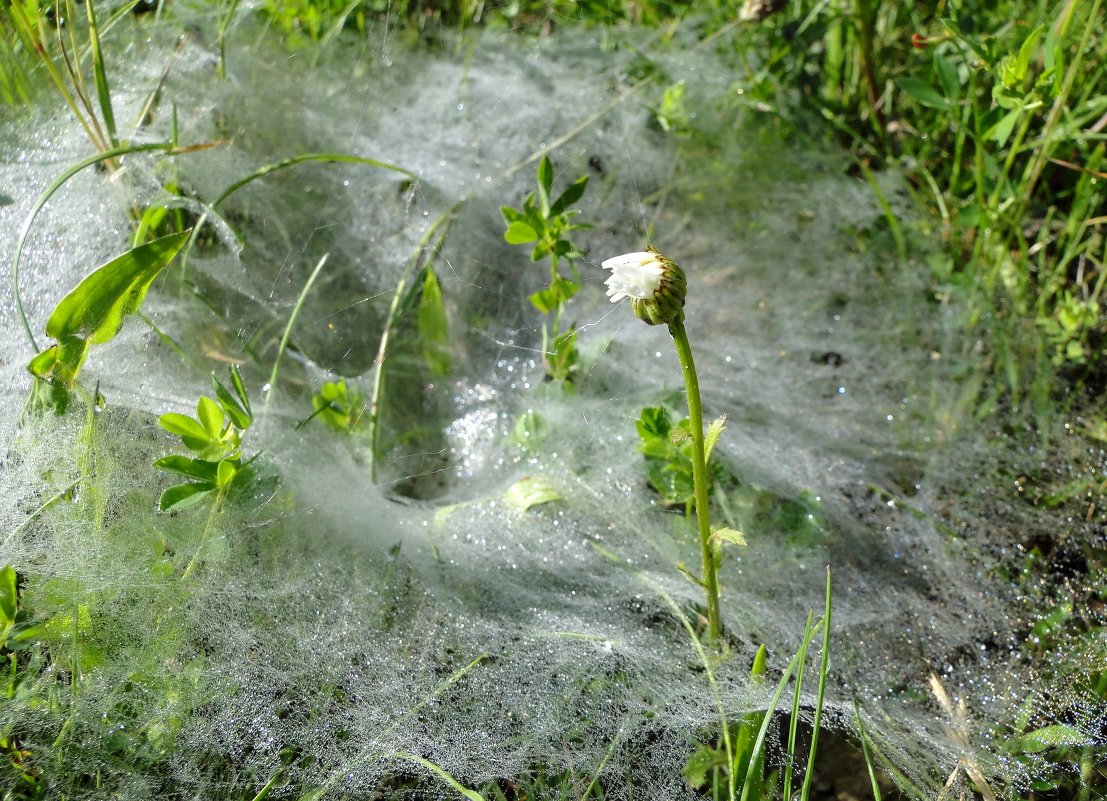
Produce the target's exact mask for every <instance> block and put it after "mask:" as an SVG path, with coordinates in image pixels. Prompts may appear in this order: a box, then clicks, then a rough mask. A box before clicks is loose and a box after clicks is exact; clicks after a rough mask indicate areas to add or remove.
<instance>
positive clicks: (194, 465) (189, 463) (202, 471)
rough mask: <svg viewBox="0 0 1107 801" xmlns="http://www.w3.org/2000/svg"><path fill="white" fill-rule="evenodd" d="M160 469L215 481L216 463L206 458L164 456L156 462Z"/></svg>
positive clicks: (155, 465)
mask: <svg viewBox="0 0 1107 801" xmlns="http://www.w3.org/2000/svg"><path fill="white" fill-rule="evenodd" d="M154 467H156V468H157V469H158V470H166V471H169V472H171V473H177V474H179V475H182V476H187V477H188V478H194V479H196V480H197V481H208V482H214V481H215V473H216V463H215V462H211V461H207V460H206V459H189V458H188V457H187V456H178V455H173V456H163V457H161V458H160V459H158V460H156V461H155V462H154Z"/></svg>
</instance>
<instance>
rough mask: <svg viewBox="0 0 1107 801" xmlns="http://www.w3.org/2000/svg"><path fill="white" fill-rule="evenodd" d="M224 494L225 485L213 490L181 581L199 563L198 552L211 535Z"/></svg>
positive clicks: (225, 492)
mask: <svg viewBox="0 0 1107 801" xmlns="http://www.w3.org/2000/svg"><path fill="white" fill-rule="evenodd" d="M226 495H227V488H226V487H225V486H223V487H220V488H219V489H217V490H216V491H215V500H214V501H212V504H211V509H210V510H209V511H208V517H207V520H206V521H204V530H203V531H201V532H200V544H199V545H197V546H196V553H194V554H192V558H191V559H189V560H188V564H187V565H185V569H184V572H183V573H182V574H181V581H187V580H188V577H189V576H190V575H192V571H193V570H194V569H195V568H196V565H197V564H199V561H200V554H202V553H203V552H204V546H206V545H207V544H208V538H209V537H210V536H211V530H212V527H213V526H214V525H215V518H216V517H218V516H219V510H220V509H222V508H223V498H225V497H226Z"/></svg>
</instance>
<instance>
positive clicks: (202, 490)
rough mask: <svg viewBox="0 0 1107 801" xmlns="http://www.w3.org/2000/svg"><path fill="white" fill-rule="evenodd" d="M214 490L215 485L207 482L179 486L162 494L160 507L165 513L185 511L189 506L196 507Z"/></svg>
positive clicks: (159, 502)
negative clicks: (175, 510) (173, 510)
mask: <svg viewBox="0 0 1107 801" xmlns="http://www.w3.org/2000/svg"><path fill="white" fill-rule="evenodd" d="M214 490H215V485H214V484H210V483H208V482H206V481H204V482H194V483H190V484H177V485H176V486H174V487H170V488H169V489H167V490H166V491H165V492H163V493H162V494H161V500H160V501H158V507H159V508H160V509H161V510H162V511H163V512H168V511H169V510H170V509H184V508H187V507H189V506H194V505H196V504H197V503H199V502H200V501H202V500H203V499H204V498H205V497H207V496H208V495H209V494H210V493H211V492H212V491H214Z"/></svg>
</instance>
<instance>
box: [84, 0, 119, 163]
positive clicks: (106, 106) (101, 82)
mask: <svg viewBox="0 0 1107 801" xmlns="http://www.w3.org/2000/svg"><path fill="white" fill-rule="evenodd" d="M95 6H96V4H95V3H94V2H92V0H86V2H85V10H86V11H87V12H88V41H89V44H90V45H91V47H92V76H93V81H94V82H95V84H96V97H97V99H98V100H99V101H100V116H101V117H103V118H104V128H105V129H106V131H107V134H108V143H109V144H111V146H112V147H116V146H117V145H118V144H119V141H118V139H117V137H116V132H115V112H114V111H113V110H112V105H111V88H110V87H109V86H108V71H107V69H106V68H105V67H104V53H103V51H102V50H101V49H100V30H99V28H97V26H96V11H95Z"/></svg>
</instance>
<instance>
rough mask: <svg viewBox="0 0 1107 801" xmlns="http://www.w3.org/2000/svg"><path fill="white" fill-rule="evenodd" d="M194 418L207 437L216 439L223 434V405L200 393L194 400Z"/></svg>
mask: <svg viewBox="0 0 1107 801" xmlns="http://www.w3.org/2000/svg"><path fill="white" fill-rule="evenodd" d="M196 419H197V420H199V421H200V425H202V426H203V427H204V430H205V431H206V432H207V434H208V439H211V440H218V439H219V438H220V436H222V434H223V421H224V420H225V419H226V418H225V415H224V414H223V407H222V406H220V405H219V404H218V403H216V402H215V401H213V400H212V399H211V398H209V397H206V396H203V395H201V396H200V399H199V400H198V401H196Z"/></svg>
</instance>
